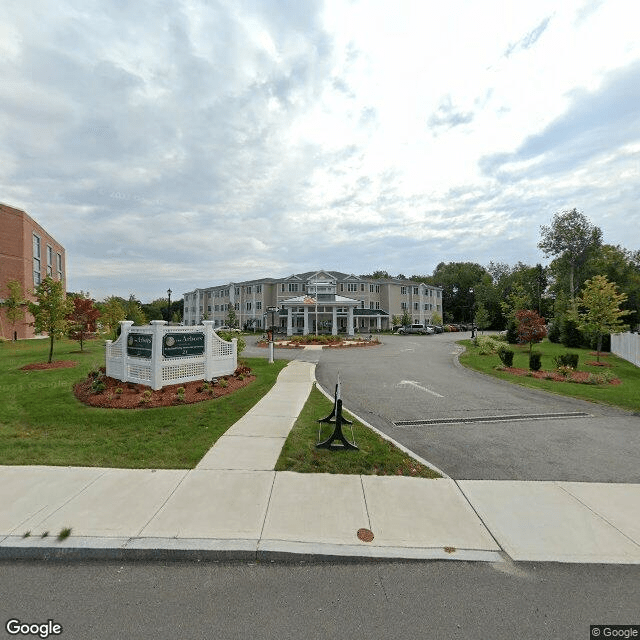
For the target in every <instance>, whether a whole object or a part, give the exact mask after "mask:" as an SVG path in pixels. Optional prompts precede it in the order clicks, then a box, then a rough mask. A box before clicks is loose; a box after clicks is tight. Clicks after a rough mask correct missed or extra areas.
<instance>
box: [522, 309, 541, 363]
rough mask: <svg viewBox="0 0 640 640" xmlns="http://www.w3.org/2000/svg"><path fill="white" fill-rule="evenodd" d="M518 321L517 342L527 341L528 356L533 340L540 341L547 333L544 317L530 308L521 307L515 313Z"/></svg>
mask: <svg viewBox="0 0 640 640" xmlns="http://www.w3.org/2000/svg"><path fill="white" fill-rule="evenodd" d="M515 317H516V322H517V323H518V342H519V343H521V344H524V343H525V342H528V343H529V356H531V349H532V346H533V343H534V342H540V340H542V338H544V337H545V336H546V335H547V327H546V326H545V321H544V318H541V317H540V316H539V315H538V314H537V313H536V312H535V311H532V310H531V309H522V310H521V311H518V312H517V313H516V316H515Z"/></svg>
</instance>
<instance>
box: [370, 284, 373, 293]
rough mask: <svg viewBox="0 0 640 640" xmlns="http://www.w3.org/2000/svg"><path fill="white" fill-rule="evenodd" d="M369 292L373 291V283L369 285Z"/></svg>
mask: <svg viewBox="0 0 640 640" xmlns="http://www.w3.org/2000/svg"><path fill="white" fill-rule="evenodd" d="M369 293H373V285H372V284H370V285H369Z"/></svg>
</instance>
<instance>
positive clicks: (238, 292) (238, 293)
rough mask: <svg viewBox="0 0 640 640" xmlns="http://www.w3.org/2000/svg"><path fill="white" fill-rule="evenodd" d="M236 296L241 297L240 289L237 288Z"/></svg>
mask: <svg viewBox="0 0 640 640" xmlns="http://www.w3.org/2000/svg"><path fill="white" fill-rule="evenodd" d="M236 295H237V296H239V295H240V287H236Z"/></svg>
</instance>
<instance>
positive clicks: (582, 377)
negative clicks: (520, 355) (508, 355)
mask: <svg viewBox="0 0 640 640" xmlns="http://www.w3.org/2000/svg"><path fill="white" fill-rule="evenodd" d="M587 364H589V363H587ZM501 371H506V372H507V373H511V374H513V375H514V376H529V377H533V378H539V379H540V380H553V381H554V382H577V383H579V384H588V380H589V375H590V373H589V372H588V371H573V372H572V373H571V375H570V376H563V375H562V374H561V373H558V372H557V371H530V370H529V369H519V368H517V367H504V368H503V369H501ZM607 384H621V382H620V380H618V378H615V379H613V380H611V381H610V382H608V383H607Z"/></svg>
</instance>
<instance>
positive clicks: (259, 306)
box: [256, 300, 262, 311]
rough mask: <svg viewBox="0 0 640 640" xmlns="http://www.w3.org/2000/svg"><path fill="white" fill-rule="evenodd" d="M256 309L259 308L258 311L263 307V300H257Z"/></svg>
mask: <svg viewBox="0 0 640 640" xmlns="http://www.w3.org/2000/svg"><path fill="white" fill-rule="evenodd" d="M256 309H258V311H259V310H260V309H262V301H261V300H258V301H257V302H256Z"/></svg>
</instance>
